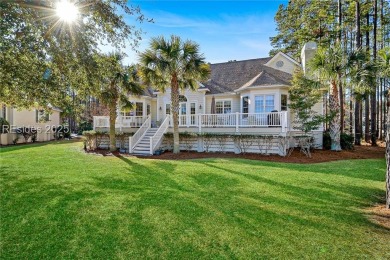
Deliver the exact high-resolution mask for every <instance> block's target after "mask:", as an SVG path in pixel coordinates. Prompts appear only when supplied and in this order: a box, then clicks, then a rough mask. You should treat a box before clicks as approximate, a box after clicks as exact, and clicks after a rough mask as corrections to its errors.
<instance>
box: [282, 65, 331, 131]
mask: <svg viewBox="0 0 390 260" xmlns="http://www.w3.org/2000/svg"><path fill="white" fill-rule="evenodd" d="M291 83H292V84H291V87H290V89H289V99H290V103H289V107H290V108H291V109H292V111H293V112H294V114H295V121H294V123H295V124H296V125H295V126H294V128H295V129H297V130H300V131H302V132H305V133H308V132H311V131H312V130H316V129H318V128H319V126H320V125H321V124H322V123H323V122H324V121H325V117H324V116H323V115H320V114H318V113H317V112H316V111H314V110H313V106H314V105H315V104H317V103H318V102H319V101H320V100H321V97H322V93H323V90H322V88H321V84H320V83H319V82H316V81H313V80H311V79H308V78H306V77H305V76H304V74H303V72H302V71H296V72H295V73H294V75H293V80H292V82H291Z"/></svg>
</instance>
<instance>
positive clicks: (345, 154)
mask: <svg viewBox="0 0 390 260" xmlns="http://www.w3.org/2000/svg"><path fill="white" fill-rule="evenodd" d="M88 153H91V154H97V155H102V156H124V157H137V158H143V159H157V160H191V159H205V158H239V159H250V160H258V161H271V162H285V163H303V164H308V163H321V162H330V161H337V160H350V159H378V158H384V156H385V148H384V147H383V146H382V145H380V146H376V147H375V146H368V145H362V146H356V147H355V148H354V149H353V150H343V151H340V152H333V151H329V150H314V151H312V158H309V157H307V156H305V155H304V154H303V153H301V152H300V151H299V149H297V148H296V149H295V150H294V151H293V152H292V154H291V155H290V156H289V157H282V156H279V155H262V154H251V153H248V154H234V153H213V152H210V153H205V152H203V153H198V152H185V151H184V152H181V153H179V154H173V153H172V152H164V153H163V154H161V155H153V156H140V155H130V154H121V153H119V152H114V153H111V152H109V151H108V150H96V151H89V152H88Z"/></svg>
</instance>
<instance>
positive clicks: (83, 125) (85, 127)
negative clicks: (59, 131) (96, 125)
mask: <svg viewBox="0 0 390 260" xmlns="http://www.w3.org/2000/svg"><path fill="white" fill-rule="evenodd" d="M90 130H93V126H92V123H91V122H89V121H81V122H80V124H79V129H78V131H77V134H79V135H81V134H83V132H84V131H90Z"/></svg>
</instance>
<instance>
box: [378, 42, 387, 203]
mask: <svg viewBox="0 0 390 260" xmlns="http://www.w3.org/2000/svg"><path fill="white" fill-rule="evenodd" d="M378 65H379V74H380V76H381V77H383V78H390V48H384V49H382V50H381V51H380V52H379V57H378ZM389 104H390V95H389V93H388V94H387V106H389ZM386 130H387V132H386V164H387V168H386V208H387V209H390V109H389V108H388V109H387V128H386Z"/></svg>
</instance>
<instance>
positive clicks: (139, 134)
mask: <svg viewBox="0 0 390 260" xmlns="http://www.w3.org/2000/svg"><path fill="white" fill-rule="evenodd" d="M150 125H151V119H150V116H148V117H147V119H146V120H145V122H144V123H143V124H142V126H141V127H140V128H139V129H138V130H137V132H135V134H134V135H133V136H131V137H130V138H129V153H132V152H133V149H134V148H135V146H136V145H137V144H138V142H139V141H141V139H142V137H143V136H144V135H145V133H146V132H147V131H148V130H149V128H150Z"/></svg>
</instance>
